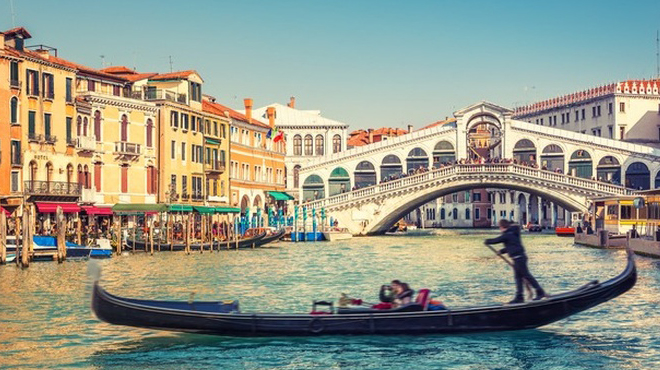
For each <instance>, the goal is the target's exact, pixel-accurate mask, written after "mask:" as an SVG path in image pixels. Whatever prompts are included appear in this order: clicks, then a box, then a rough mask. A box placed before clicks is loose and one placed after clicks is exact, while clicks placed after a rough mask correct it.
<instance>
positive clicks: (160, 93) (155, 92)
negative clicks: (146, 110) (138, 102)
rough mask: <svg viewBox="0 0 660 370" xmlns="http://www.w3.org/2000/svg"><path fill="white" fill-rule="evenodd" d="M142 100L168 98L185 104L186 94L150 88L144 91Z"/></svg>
mask: <svg viewBox="0 0 660 370" xmlns="http://www.w3.org/2000/svg"><path fill="white" fill-rule="evenodd" d="M144 100H169V101H172V102H175V103H182V104H186V103H187V102H188V101H187V99H186V94H179V93H175V92H173V91H168V90H163V89H150V90H145V91H144Z"/></svg>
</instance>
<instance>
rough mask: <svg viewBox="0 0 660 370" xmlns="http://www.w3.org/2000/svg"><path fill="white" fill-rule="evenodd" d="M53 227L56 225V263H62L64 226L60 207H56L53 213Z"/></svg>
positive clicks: (64, 243) (63, 255) (64, 241)
mask: <svg viewBox="0 0 660 370" xmlns="http://www.w3.org/2000/svg"><path fill="white" fill-rule="evenodd" d="M55 225H57V262H58V263H62V262H64V260H65V259H66V226H64V212H63V211H62V207H60V206H57V210H56V211H55Z"/></svg>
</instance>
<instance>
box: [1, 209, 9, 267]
mask: <svg viewBox="0 0 660 370" xmlns="http://www.w3.org/2000/svg"><path fill="white" fill-rule="evenodd" d="M5 263H7V215H6V214H5V212H4V211H0V265H4V264H5Z"/></svg>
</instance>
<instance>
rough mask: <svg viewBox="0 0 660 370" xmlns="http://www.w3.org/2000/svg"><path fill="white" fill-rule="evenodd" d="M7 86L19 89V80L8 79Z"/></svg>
mask: <svg viewBox="0 0 660 370" xmlns="http://www.w3.org/2000/svg"><path fill="white" fill-rule="evenodd" d="M9 86H10V87H12V88H14V89H20V88H21V81H19V80H9Z"/></svg>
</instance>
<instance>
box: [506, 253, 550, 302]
mask: <svg viewBox="0 0 660 370" xmlns="http://www.w3.org/2000/svg"><path fill="white" fill-rule="evenodd" d="M512 259H513V272H514V276H515V278H516V297H518V298H522V297H523V279H525V280H527V281H529V283H530V284H531V285H532V287H533V288H534V290H536V294H538V295H543V294H545V293H544V291H543V288H541V286H540V285H539V283H538V281H536V279H535V278H534V276H532V273H531V272H529V268H528V267H527V256H526V255H522V256H515V257H513V258H512Z"/></svg>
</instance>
